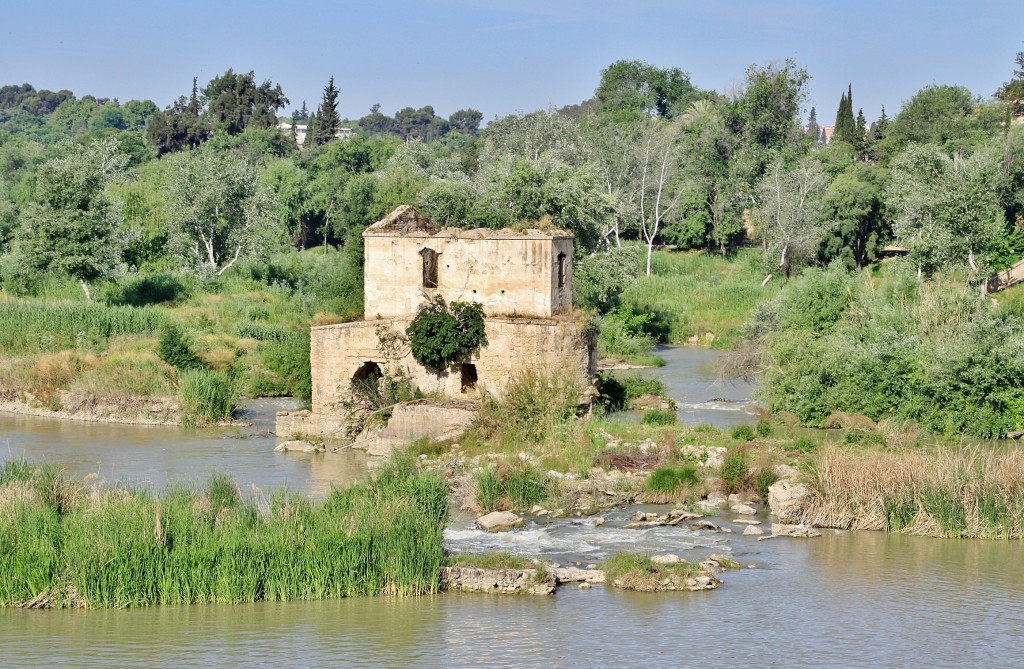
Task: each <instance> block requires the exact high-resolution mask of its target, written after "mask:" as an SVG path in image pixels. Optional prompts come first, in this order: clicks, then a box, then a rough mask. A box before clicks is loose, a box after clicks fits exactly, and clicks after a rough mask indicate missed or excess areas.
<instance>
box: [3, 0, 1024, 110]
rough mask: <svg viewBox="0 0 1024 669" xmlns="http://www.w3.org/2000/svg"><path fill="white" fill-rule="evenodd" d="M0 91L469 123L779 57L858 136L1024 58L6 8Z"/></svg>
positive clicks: (777, 8) (143, 6)
mask: <svg viewBox="0 0 1024 669" xmlns="http://www.w3.org/2000/svg"><path fill="white" fill-rule="evenodd" d="M5 5H6V6H5V7H4V8H3V9H2V11H0V17H2V21H0V44H2V49H0V84H16V83H17V84H20V83H23V82H28V83H31V84H33V85H35V86H36V87H37V88H50V89H54V90H57V89H61V88H67V89H70V90H72V91H74V92H75V94H76V95H79V96H81V95H84V94H86V93H91V94H93V95H96V96H106V97H117V98H119V99H120V100H122V101H127V100H129V99H131V98H150V99H152V100H153V101H154V102H156V103H157V104H158V105H159V106H160V107H164V106H165V105H167V104H169V103H170V102H171V101H172V100H173V99H174V98H176V97H177V96H178V95H182V94H185V93H187V92H188V91H189V88H190V86H191V80H192V77H193V76H198V77H199V81H200V84H204V83H205V82H206V81H208V80H209V79H210V78H211V77H213V76H215V75H217V74H220V73H222V72H224V71H225V70H226V69H227V68H229V67H233V68H235V70H241V71H248V70H255V72H256V76H257V78H258V79H265V78H269V79H271V80H273V81H274V82H276V83H280V84H281V86H282V87H283V88H284V91H285V94H286V95H287V96H288V97H289V98H290V99H291V101H292V103H293V104H294V105H299V104H301V102H302V101H303V100H306V101H307V103H308V104H309V106H310V108H314V107H315V106H316V105H317V104H318V102H319V99H320V95H321V92H322V90H323V86H324V84H326V82H327V79H328V77H330V76H331V75H334V77H335V81H336V83H337V85H338V87H339V89H340V90H341V96H340V101H339V102H340V104H339V110H340V112H341V113H342V115H343V116H348V117H352V118H358V117H359V116H362V115H364V114H365V113H367V112H368V110H369V108H370V106H371V105H372V104H374V103H380V105H381V107H382V111H384V112H385V113H389V114H393V113H394V112H395V111H396V110H397V109H399V108H401V107H406V106H412V107H421V106H423V105H427V104H431V105H433V106H434V108H435V110H436V112H437V113H438V114H440V115H443V116H448V115H449V114H451V113H452V112H453V111H455V110H457V109H460V108H465V107H473V108H476V109H479V110H481V111H482V112H483V113H484V117H485V119H491V118H493V117H494V116H495V115H503V114H508V113H512V112H516V111H533V110H536V109H540V108H545V107H548V106H551V105H555V106H562V105H565V104H572V103H576V102H580V101H582V100H584V99H586V98H588V97H590V95H591V94H592V93H593V91H594V88H595V86H596V85H597V82H598V80H599V78H600V72H601V70H602V69H603V68H605V67H607V66H608V65H609V64H611V63H612V62H614V61H616V60H619V59H622V58H626V59H639V60H645V61H648V62H650V63H653V64H655V65H658V66H661V67H680V68H682V69H683V70H686V71H687V72H689V73H690V74H691V76H692V79H693V81H694V83H695V84H697V85H698V86H701V87H703V88H711V89H716V90H719V91H722V92H726V93H727V92H729V91H730V90H735V89H736V87H737V86H738V85H739V84H740V83H741V82H742V80H743V73H744V70H745V68H746V67H747V66H748V65H750V64H752V63H757V64H766V63H771V62H780V61H782V60H784V59H786V58H793V59H795V60H796V61H797V63H798V64H800V65H801V66H803V67H805V68H807V70H808V71H809V73H810V74H811V81H810V89H809V92H810V99H809V100H808V103H807V107H808V109H809V108H810V106H811V105H815V106H816V107H817V109H818V114H819V120H820V121H821V122H822V123H823V124H824V123H828V122H831V120H832V119H834V117H835V111H836V107H837V106H838V102H839V97H840V95H841V94H842V93H843V92H845V90H846V86H847V84H848V83H851V84H852V85H853V94H854V106H855V107H863V108H864V112H865V115H866V116H867V117H868V119H869V120H872V119H874V118H875V117H877V116H878V111H879V109H880V107H881V105H883V104H884V105H885V107H886V110H887V111H888V112H889V114H890V116H892V115H893V114H895V112H897V111H898V110H899V107H900V105H901V104H902V103H903V102H905V101H906V100H908V99H909V98H910V97H911V96H912V95H913V94H914V93H915V92H916V91H917V90H919V89H920V88H922V87H924V86H927V85H929V84H958V85H963V86H967V87H968V88H969V89H970V90H971V91H972V92H974V93H976V94H979V95H983V96H986V97H987V96H990V95H991V94H992V93H993V92H994V91H995V90H996V88H998V87H999V85H1000V84H1001V83H1002V82H1004V81H1006V80H1008V79H1009V78H1010V75H1011V73H1012V69H1013V59H1014V54H1016V52H1017V51H1021V50H1024V1H1022V0H975V1H973V2H943V1H941V0H931V1H928V2H926V1H922V0H891V1H884V0H867V1H862V2H859V3H850V2H842V3H840V2H832V1H828V2H825V1H818V2H811V1H810V0H761V1H755V0H704V1H703V2H689V1H685V0H676V1H671V0H619V1H606V0H589V1H588V0H561V1H555V0H552V1H549V2H542V1H541V0H505V1H503V2H497V1H485V0H429V1H424V2H399V1H397V0H377V1H375V2H370V1H366V2H327V1H326V0H309V1H307V2H293V3H288V2H281V1H278V2H274V3H270V2H263V1H262V0H251V1H249V2H241V1H238V0H231V1H218V0H207V1H206V2H199V1H196V0H180V1H178V2H168V3H149V2H142V1H138V0H135V1H129V0H119V1H115V0H93V1H88V0H76V1H68V0H64V1H59V2H53V1H48V0H36V1H35V2H28V1H22V2H14V1H13V0H11V1H9V2H7V3H5Z"/></svg>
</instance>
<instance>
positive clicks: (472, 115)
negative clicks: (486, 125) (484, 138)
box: [448, 109, 484, 137]
mask: <svg viewBox="0 0 1024 669" xmlns="http://www.w3.org/2000/svg"><path fill="white" fill-rule="evenodd" d="M483 120H484V115H483V113H481V112H479V111H477V110H476V109H460V110H458V111H457V112H455V113H454V114H452V115H451V116H449V117H448V125H449V127H450V128H451V129H452V130H454V131H456V132H461V133H462V134H463V135H469V136H470V137H476V136H477V135H478V134H479V133H480V122H481V121H483Z"/></svg>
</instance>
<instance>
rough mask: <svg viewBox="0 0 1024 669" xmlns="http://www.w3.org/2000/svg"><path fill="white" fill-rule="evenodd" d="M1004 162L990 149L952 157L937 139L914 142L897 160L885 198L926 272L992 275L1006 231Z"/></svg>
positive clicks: (899, 235)
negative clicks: (1002, 188)
mask: <svg viewBox="0 0 1024 669" xmlns="http://www.w3.org/2000/svg"><path fill="white" fill-rule="evenodd" d="M998 188H999V162H998V158H997V156H996V155H994V154H993V153H991V152H987V151H979V152H976V153H974V154H973V155H972V156H971V157H970V158H963V157H961V156H960V155H959V154H957V155H954V156H953V157H950V156H949V155H947V154H946V153H944V152H943V151H942V149H940V148H939V147H938V146H936V145H934V144H920V145H911V146H909V147H907V149H906V150H905V151H904V152H903V153H901V154H900V155H899V156H897V157H896V158H895V159H893V162H892V179H891V181H890V184H889V187H888V188H887V189H886V192H885V201H886V204H887V206H888V208H889V211H890V212H891V214H892V216H893V233H894V234H895V237H896V239H897V240H898V241H899V242H900V244H902V245H904V246H906V247H907V248H909V249H910V257H911V259H912V261H913V262H914V263H915V264H916V266H917V267H918V268H919V269H920V270H921V271H922V272H924V273H932V272H934V271H937V270H940V269H945V268H950V267H969V268H970V270H971V272H972V274H973V276H974V277H975V278H987V276H988V272H989V269H990V265H991V257H992V254H993V252H994V251H995V249H996V247H997V245H998V242H999V240H1000V239H1001V238H1002V237H1003V235H1004V234H1005V231H1006V220H1005V218H1004V212H1003V209H1002V208H1001V207H1000V201H999V192H998Z"/></svg>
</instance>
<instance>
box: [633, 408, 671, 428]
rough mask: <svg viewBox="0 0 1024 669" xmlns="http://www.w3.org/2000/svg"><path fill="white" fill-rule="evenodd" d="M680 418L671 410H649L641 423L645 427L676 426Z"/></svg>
mask: <svg viewBox="0 0 1024 669" xmlns="http://www.w3.org/2000/svg"><path fill="white" fill-rule="evenodd" d="M678 420H679V417H678V416H676V412H675V411H672V410H671V409H648V410H647V411H645V412H644V417H643V420H641V422H642V423H643V424H644V425H675V424H676V422H678Z"/></svg>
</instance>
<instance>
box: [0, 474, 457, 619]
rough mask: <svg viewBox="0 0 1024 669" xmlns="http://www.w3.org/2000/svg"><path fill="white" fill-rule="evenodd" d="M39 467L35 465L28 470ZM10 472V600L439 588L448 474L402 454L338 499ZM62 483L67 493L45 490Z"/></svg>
mask: <svg viewBox="0 0 1024 669" xmlns="http://www.w3.org/2000/svg"><path fill="white" fill-rule="evenodd" d="M26 469H29V470H30V471H28V472H27V473H26ZM51 474H52V471H51V470H49V469H47V468H40V469H33V468H31V467H27V466H26V465H24V463H19V462H15V463H14V464H13V465H5V466H4V468H3V469H2V470H0V605H3V606H17V605H20V604H23V603H26V602H28V601H31V600H36V601H37V602H41V603H45V604H47V605H50V606H58V607H60V606H87V607H133V606H143V605H150V604H169V603H177V604H190V603H197V602H255V601H275V600H279V601H285V600H293V599H326V598H336V597H344V596H353V595H376V594H393V595H415V594H423V593H431V592H436V591H437V589H438V578H439V573H438V572H439V569H440V567H441V565H442V564H444V562H445V558H444V553H443V547H442V540H441V533H442V531H443V529H444V526H445V523H446V520H447V513H448V504H447V499H446V496H445V494H446V490H445V486H444V483H443V482H442V481H441V480H440V479H438V478H437V477H434V476H431V475H424V474H419V473H417V472H416V471H415V466H414V464H413V463H412V462H411V461H409V462H402V461H396V462H393V463H391V464H389V465H387V466H385V467H383V468H381V470H379V472H378V474H377V476H376V477H375V478H374V479H373V480H370V481H367V482H365V483H361V484H357V485H354V486H351V487H348V488H339V489H335V490H333V491H332V492H331V494H330V495H328V497H327V498H326V499H324V500H320V501H316V500H311V499H309V498H307V497H304V496H300V495H295V494H291V493H287V492H286V491H281V492H279V493H276V494H275V495H273V496H272V497H271V499H269V500H267V499H263V498H250V499H243V498H242V497H241V496H240V494H239V493H238V490H237V486H235V484H234V483H233V482H231V481H230V480H229V479H226V478H224V477H223V476H218V477H214V478H213V479H212V480H211V481H210V483H209V485H208V486H207V487H206V489H205V491H203V492H199V491H197V490H195V489H194V488H188V487H178V488H175V489H172V490H169V491H167V492H165V493H163V494H161V495H156V494H154V493H152V492H149V491H144V490H132V489H123V488H118V489H101V490H99V491H96V492H89V491H84V490H82V489H81V488H79V487H78V486H77V485H76V484H74V483H73V482H70V481H68V480H66V479H63V478H61V477H57V478H53V477H52V476H51ZM40 489H43V490H54V491H57V493H58V494H48V495H41V494H40V493H39V492H38V491H39V490H40Z"/></svg>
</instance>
